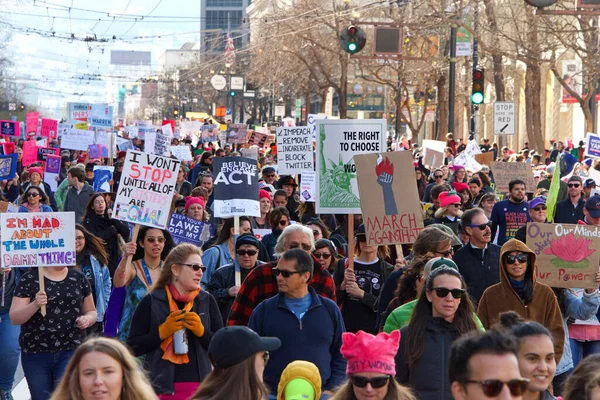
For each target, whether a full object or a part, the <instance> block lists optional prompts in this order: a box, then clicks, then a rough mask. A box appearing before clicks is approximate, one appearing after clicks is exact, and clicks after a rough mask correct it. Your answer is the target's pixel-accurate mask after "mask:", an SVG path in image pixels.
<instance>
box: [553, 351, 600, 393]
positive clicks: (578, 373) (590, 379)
mask: <svg viewBox="0 0 600 400" xmlns="http://www.w3.org/2000/svg"><path fill="white" fill-rule="evenodd" d="M598 386H600V354H592V355H589V356H587V357H586V358H584V359H583V360H581V362H580V363H579V364H578V365H577V367H575V369H574V370H573V373H572V374H571V376H569V378H567V381H566V382H565V386H564V389H563V393H562V396H563V399H564V400H590V399H591V393H592V391H593V390H594V388H595V387H598Z"/></svg>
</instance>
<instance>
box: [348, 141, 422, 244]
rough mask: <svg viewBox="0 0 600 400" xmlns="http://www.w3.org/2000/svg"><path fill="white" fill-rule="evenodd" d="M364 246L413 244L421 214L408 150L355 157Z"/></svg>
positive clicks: (411, 160) (418, 230) (418, 228)
mask: <svg viewBox="0 0 600 400" xmlns="http://www.w3.org/2000/svg"><path fill="white" fill-rule="evenodd" d="M354 162H355V163H356V174H357V178H358V189H359V190H360V198H361V201H360V205H361V210H362V216H363V223H364V225H365V232H366V234H367V244H369V245H371V246H384V245H390V244H403V243H414V242H415V239H416V238H417V236H418V235H419V232H421V230H422V229H423V211H422V210H421V202H420V200H419V192H418V190H417V184H416V181H415V173H414V170H415V169H414V166H413V159H412V155H411V153H410V152H409V151H396V152H388V153H382V154H363V155H356V156H354Z"/></svg>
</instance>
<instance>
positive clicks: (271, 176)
mask: <svg viewBox="0 0 600 400" xmlns="http://www.w3.org/2000/svg"><path fill="white" fill-rule="evenodd" d="M265 177H266V178H273V177H275V174H268V175H265Z"/></svg>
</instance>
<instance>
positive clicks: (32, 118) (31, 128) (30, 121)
mask: <svg viewBox="0 0 600 400" xmlns="http://www.w3.org/2000/svg"><path fill="white" fill-rule="evenodd" d="M39 119H40V113H38V112H30V113H27V116H26V117H25V133H30V132H33V133H34V135H33V136H36V135H37V133H38V120H39Z"/></svg>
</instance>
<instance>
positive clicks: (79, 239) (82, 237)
mask: <svg viewBox="0 0 600 400" xmlns="http://www.w3.org/2000/svg"><path fill="white" fill-rule="evenodd" d="M75 240H76V241H78V242H80V241H82V240H85V236H77V237H75Z"/></svg>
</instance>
